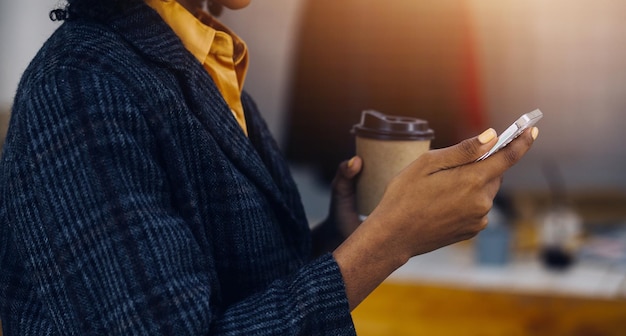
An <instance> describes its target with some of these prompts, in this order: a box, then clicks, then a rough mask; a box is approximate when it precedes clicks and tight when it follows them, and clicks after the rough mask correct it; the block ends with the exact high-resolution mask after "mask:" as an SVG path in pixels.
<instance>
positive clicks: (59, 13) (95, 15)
mask: <svg viewBox="0 0 626 336" xmlns="http://www.w3.org/2000/svg"><path fill="white" fill-rule="evenodd" d="M66 1H67V4H66V5H65V7H64V8H57V9H53V10H52V11H50V20H52V21H63V20H70V19H74V18H80V17H87V18H92V19H98V20H106V19H107V18H110V17H111V16H113V15H115V14H118V13H121V12H123V11H124V10H125V9H128V8H130V7H131V6H133V5H135V4H137V3H140V2H142V1H143V0H66ZM208 6H209V10H210V12H211V14H213V15H215V16H219V14H220V13H221V12H222V6H221V5H219V4H215V3H212V2H211V1H209V5H208Z"/></svg>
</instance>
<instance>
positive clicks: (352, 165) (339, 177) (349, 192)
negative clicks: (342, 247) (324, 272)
mask: <svg viewBox="0 0 626 336" xmlns="http://www.w3.org/2000/svg"><path fill="white" fill-rule="evenodd" d="M362 166H363V161H362V160H361V158H360V157H358V156H355V157H353V158H352V159H350V160H346V161H343V162H342V163H341V164H339V168H338V169H337V173H336V174H335V178H334V179H333V181H332V185H331V186H332V191H331V192H332V193H331V200H330V209H329V213H328V217H327V218H326V220H325V221H324V222H322V223H321V224H320V225H319V226H318V227H317V228H315V229H314V231H313V245H314V249H315V254H317V255H319V254H322V253H325V252H330V251H332V250H334V249H335V248H336V247H337V246H339V244H341V243H342V242H343V241H344V240H345V239H346V238H347V237H348V236H349V235H351V234H352V232H353V231H354V230H356V228H357V227H358V226H359V224H360V223H361V221H360V220H359V216H358V214H357V212H356V176H357V175H358V174H359V173H360V172H361V168H362Z"/></svg>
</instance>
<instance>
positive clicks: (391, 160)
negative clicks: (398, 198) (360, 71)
mask: <svg viewBox="0 0 626 336" xmlns="http://www.w3.org/2000/svg"><path fill="white" fill-rule="evenodd" d="M352 133H353V134H354V135H355V136H356V154H357V155H358V156H360V157H361V159H362V160H363V167H362V170H361V173H360V174H359V177H358V178H357V186H356V189H357V190H356V192H357V195H356V202H357V212H358V213H359V215H360V216H361V217H366V216H368V215H369V214H370V213H371V212H372V210H374V208H375V207H376V206H377V205H378V203H379V202H380V199H381V198H382V196H383V193H384V192H385V188H387V184H389V181H390V180H391V179H392V178H393V177H394V176H395V175H397V174H398V173H399V172H400V171H401V170H402V169H404V168H405V167H406V166H408V165H409V164H410V163H411V162H413V161H414V160H415V159H417V158H418V157H419V156H420V155H422V154H423V153H425V152H427V151H428V150H429V149H430V142H431V141H432V139H433V138H434V137H435V136H434V132H433V130H431V129H429V128H428V122H427V121H425V120H422V119H417V118H411V117H400V116H390V115H385V114H382V113H380V112H377V111H373V110H366V111H363V112H362V113H361V122H360V123H359V124H356V125H354V127H353V128H352Z"/></svg>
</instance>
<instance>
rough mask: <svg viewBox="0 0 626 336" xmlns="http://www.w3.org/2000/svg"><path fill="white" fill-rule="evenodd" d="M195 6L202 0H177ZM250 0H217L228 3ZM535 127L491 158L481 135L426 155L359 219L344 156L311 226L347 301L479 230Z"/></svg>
mask: <svg viewBox="0 0 626 336" xmlns="http://www.w3.org/2000/svg"><path fill="white" fill-rule="evenodd" d="M178 1H179V2H180V3H181V4H182V5H183V6H185V7H186V8H187V9H188V10H189V11H190V12H192V13H193V12H195V11H197V10H198V9H200V8H205V7H206V3H205V1H204V0H178ZM250 1H251V0H214V1H213V5H218V6H219V5H221V6H224V7H227V8H229V9H240V8H244V7H246V6H247V5H248V4H249V3H250ZM537 135H538V129H537V128H536V127H533V128H531V129H529V130H527V131H526V132H524V133H523V134H522V135H521V136H519V137H518V138H517V139H515V140H514V141H513V142H511V143H510V144H509V145H508V146H507V147H505V148H504V149H502V150H500V151H499V152H497V153H496V154H494V155H492V156H491V157H489V158H487V159H486V160H483V161H479V162H476V159H478V158H479V157H480V156H481V155H482V154H484V153H486V152H487V151H488V150H489V149H490V148H491V147H493V145H494V144H495V143H496V141H497V136H496V132H495V131H494V130H493V129H488V130H486V131H485V132H483V133H482V134H481V135H479V136H477V137H474V138H470V139H467V140H464V141H463V142H461V143H459V144H457V145H455V146H452V147H448V148H444V149H438V150H432V151H430V152H428V153H425V154H423V155H421V156H420V157H419V158H418V159H416V160H415V161H414V162H413V163H411V164H410V165H409V166H408V167H407V168H406V169H404V170H403V171H401V172H400V173H399V174H398V175H397V176H396V177H395V178H394V179H393V180H392V181H391V182H390V183H389V185H388V187H387V189H386V191H385V193H384V196H383V198H382V200H381V202H380V204H379V205H378V206H377V207H376V209H374V211H373V212H372V213H371V214H370V215H369V216H368V217H367V219H366V220H365V221H364V222H362V223H361V222H360V221H359V219H358V215H357V213H356V206H355V197H354V195H355V177H356V176H357V175H358V173H359V172H360V171H361V167H362V165H363V162H362V161H361V159H360V158H359V157H355V158H353V159H351V160H350V161H345V162H342V163H341V164H340V166H339V169H338V171H337V175H336V176H335V179H334V180H333V183H332V197H331V205H330V210H329V216H328V218H327V219H326V220H325V221H324V222H323V223H321V224H320V225H319V226H318V228H317V229H316V230H315V232H313V239H314V245H315V248H316V252H318V253H322V252H324V251H331V252H332V253H333V256H334V258H335V260H336V261H337V264H338V265H339V268H340V270H341V273H342V276H343V280H344V283H345V288H346V295H347V298H348V302H349V305H350V309H354V308H355V307H356V306H358V305H359V303H361V301H363V299H365V298H366V297H367V296H368V295H369V294H370V293H371V292H372V291H373V290H374V289H375V288H376V287H377V286H378V285H380V283H381V282H382V281H383V280H385V279H386V278H387V277H388V276H389V275H390V274H391V273H392V272H393V271H395V270H396V269H398V268H399V267H400V266H402V265H404V264H405V263H406V262H407V261H408V260H409V259H410V258H412V257H414V256H417V255H420V254H423V253H427V252H430V251H433V250H436V249H438V248H441V247H443V246H447V245H450V244H454V243H456V242H459V241H462V240H466V239H469V238H472V237H474V236H475V235H476V234H478V232H480V231H481V230H482V229H484V228H485V227H486V225H487V213H488V212H489V210H490V209H491V207H492V204H493V199H494V198H495V196H496V193H497V192H498V189H499V188H500V185H501V183H502V176H503V174H504V173H505V172H506V171H507V170H508V169H509V168H510V167H512V166H513V165H514V164H516V163H517V162H518V161H519V160H520V159H521V158H522V157H523V156H524V154H526V152H527V151H528V150H529V149H530V147H531V146H532V144H533V142H534V140H535V139H536V138H537Z"/></svg>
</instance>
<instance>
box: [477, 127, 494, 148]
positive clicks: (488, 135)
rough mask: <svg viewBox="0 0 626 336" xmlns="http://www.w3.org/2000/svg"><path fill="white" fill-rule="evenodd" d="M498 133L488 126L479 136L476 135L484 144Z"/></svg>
mask: <svg viewBox="0 0 626 336" xmlns="http://www.w3.org/2000/svg"><path fill="white" fill-rule="evenodd" d="M497 135H498V134H497V133H496V131H495V130H494V129H493V128H490V129H488V130H486V131H484V132H482V133H481V134H480V135H479V136H478V141H480V143H481V144H483V145H484V144H486V143H487V142H489V141H491V140H493V138H495V137H496V136H497Z"/></svg>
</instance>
